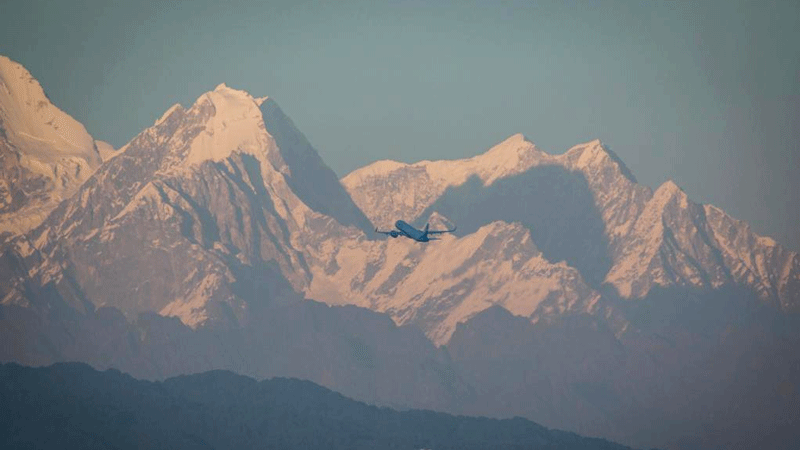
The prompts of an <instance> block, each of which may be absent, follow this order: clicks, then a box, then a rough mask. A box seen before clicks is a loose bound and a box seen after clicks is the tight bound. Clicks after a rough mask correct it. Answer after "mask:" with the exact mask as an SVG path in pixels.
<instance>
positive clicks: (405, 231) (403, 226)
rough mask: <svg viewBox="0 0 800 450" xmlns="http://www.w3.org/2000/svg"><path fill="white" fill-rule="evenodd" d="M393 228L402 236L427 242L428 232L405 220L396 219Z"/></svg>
mask: <svg viewBox="0 0 800 450" xmlns="http://www.w3.org/2000/svg"><path fill="white" fill-rule="evenodd" d="M394 226H395V228H397V230H398V231H399V232H400V234H402V235H403V236H405V237H407V238H410V239H413V240H415V241H417V242H428V241H429V239H428V233H426V232H425V231H422V230H418V229H416V228H414V227H413V226H411V225H409V224H408V223H407V222H405V221H403V220H398V221H397V222H395V223H394Z"/></svg>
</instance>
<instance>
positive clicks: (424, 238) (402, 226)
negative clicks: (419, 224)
mask: <svg viewBox="0 0 800 450" xmlns="http://www.w3.org/2000/svg"><path fill="white" fill-rule="evenodd" d="M429 225H430V224H427V223H426V224H425V228H424V229H422V230H418V229H416V228H414V227H412V226H411V225H409V224H408V223H406V222H404V221H402V220H398V221H397V222H395V223H394V226H395V228H396V229H395V230H389V231H381V230H379V229H377V228H375V232H377V233H383V234H385V235H387V236H391V237H393V238H396V237H397V236H405V237H407V238H409V239H413V240H415V241H417V242H428V241H435V240H437V239H439V238H435V237H429V235H431V234H442V233H452V232H454V231H456V227H453V229H452V230H429V229H428V226H429Z"/></svg>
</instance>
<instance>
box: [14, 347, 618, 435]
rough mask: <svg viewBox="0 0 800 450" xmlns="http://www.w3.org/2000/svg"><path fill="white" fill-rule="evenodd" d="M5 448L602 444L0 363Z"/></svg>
mask: <svg viewBox="0 0 800 450" xmlns="http://www.w3.org/2000/svg"><path fill="white" fill-rule="evenodd" d="M0 401H2V404H3V414H2V415H0V446H2V447H3V448H26V447H31V448H38V449H49V448H58V449H61V448H140V449H144V448H170V449H195V448H215V449H220V450H221V449H246V448H276V449H278V448H279V449H284V450H290V449H314V448H316V449H329V450H333V449H409V450H411V449H421V448H427V449H436V450H444V449H533V448H536V449H552V450H556V449H564V450H566V449H571V450H582V449H586V450H589V449H597V450H600V449H603V450H616V449H619V450H622V449H626V448H628V447H624V446H621V445H618V444H614V443H611V442H609V441H606V440H603V439H594V438H585V437H580V436H578V435H576V434H574V433H568V432H563V431H556V430H549V429H547V428H544V427H542V426H540V425H537V424H535V423H533V422H530V421H528V420H525V419H520V418H517V419H507V420H496V419H487V418H474V417H464V416H451V415H447V414H442V413H435V412H430V411H418V410H417V411H405V412H398V411H394V410H391V409H388V408H378V407H375V406H368V405H366V404H363V403H359V402H356V401H353V400H350V399H347V398H345V397H343V396H341V395H340V394H337V393H335V392H333V391H329V390H327V389H325V388H323V387H320V386H318V385H316V384H314V383H311V382H308V381H300V380H296V379H286V378H275V379H272V380H264V381H260V382H257V381H255V380H253V379H251V378H247V377H244V376H241V375H236V374H234V373H231V372H226V371H211V372H205V373H201V374H196V375H185V376H180V377H176V378H170V379H168V380H166V381H164V382H148V381H139V380H136V379H134V378H132V377H130V376H128V375H125V374H122V373H120V372H118V371H115V370H107V371H105V372H98V371H95V370H94V369H92V368H91V367H89V366H88V365H85V364H80V363H60V364H54V365H52V366H50V367H44V368H28V367H22V366H19V365H16V364H3V365H0Z"/></svg>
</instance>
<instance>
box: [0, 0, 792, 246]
mask: <svg viewBox="0 0 800 450" xmlns="http://www.w3.org/2000/svg"><path fill="white" fill-rule="evenodd" d="M0 54H4V55H6V56H9V57H10V58H11V59H13V60H15V61H18V62H20V63H22V64H23V65H24V66H25V67H26V68H28V70H30V71H31V73H32V74H33V75H34V76H35V77H36V78H37V79H39V81H40V82H41V83H42V85H43V87H44V89H45V91H46V92H47V93H48V95H49V97H50V98H51V99H52V101H53V102H54V103H55V104H56V105H57V106H59V107H60V108H62V109H63V110H65V111H67V112H68V113H69V114H71V115H72V116H73V117H75V118H76V119H77V120H79V121H81V122H82V123H84V124H85V125H86V128H87V129H88V131H89V132H90V133H91V134H92V135H93V136H95V138H97V139H101V140H106V141H109V142H110V143H112V144H113V145H114V146H115V147H120V146H121V145H123V144H124V143H125V142H127V141H128V140H129V139H131V138H132V137H133V136H135V135H136V134H137V133H138V132H139V131H141V130H142V129H144V128H145V127H147V126H149V125H151V124H152V123H153V121H154V120H156V119H157V118H158V117H160V116H161V114H162V113H163V112H164V111H165V110H166V109H167V108H168V107H169V106H170V105H172V104H174V103H182V104H183V105H186V106H188V105H190V104H191V103H192V102H193V101H194V100H195V99H196V98H197V97H198V96H200V95H201V94H202V93H203V92H205V91H208V90H211V89H213V88H214V87H215V86H216V85H217V84H219V83H221V82H225V83H226V84H228V85H229V86H231V87H234V88H239V89H245V90H247V91H249V92H250V93H251V94H253V95H254V96H263V95H269V96H271V97H272V98H274V99H275V100H276V101H277V102H278V104H279V105H281V107H282V108H283V110H284V111H285V112H286V113H287V114H288V115H289V116H290V117H292V119H293V120H294V122H295V123H296V124H297V126H298V127H299V128H300V129H301V130H302V131H303V132H304V133H305V134H306V136H307V137H308V138H309V139H310V141H311V142H312V144H314V146H315V147H316V148H317V149H318V150H319V152H320V154H321V155H322V157H323V159H325V161H326V162H327V163H328V164H329V165H330V166H331V167H332V168H333V169H334V170H335V171H336V172H337V173H338V174H339V175H340V176H343V175H345V174H347V173H348V172H350V171H351V170H353V169H355V168H358V167H360V166H363V165H365V164H367V163H370V162H372V161H376V160H379V159H395V160H400V161H406V162H413V161H417V160H420V159H441V158H461V157H467V156H472V155H474V154H477V153H481V152H483V151H484V150H486V149H487V148H488V147H490V146H491V145H493V144H495V143H497V142H499V141H501V140H503V139H504V138H506V137H508V136H509V135H511V134H514V133H518V132H519V133H523V134H525V135H526V136H527V137H528V138H529V139H530V140H531V141H533V142H534V143H536V144H537V145H538V146H540V147H541V148H543V149H544V150H546V151H548V152H550V153H561V152H563V151H565V150H566V149H568V148H569V147H571V146H573V145H575V144H578V143H581V142H585V141H588V140H591V139H594V138H600V139H602V140H603V142H604V143H606V144H607V145H609V146H610V147H611V148H613V150H614V151H615V152H616V153H617V154H618V155H619V156H620V157H621V158H622V159H623V161H625V163H626V164H627V165H628V166H629V167H630V169H631V170H632V171H633V173H634V174H635V175H636V176H637V178H638V179H639V181H640V182H642V183H644V184H647V185H649V186H651V187H656V186H658V185H659V184H661V183H662V182H664V181H665V180H667V179H673V180H675V182H676V183H677V184H678V185H679V186H681V187H682V188H683V189H684V190H685V191H686V192H687V193H688V194H689V195H690V196H691V197H692V198H693V199H694V200H696V201H700V202H705V203H712V204H715V205H717V206H720V207H722V208H723V209H725V210H726V211H727V212H728V213H729V214H731V215H732V216H734V217H736V218H739V219H742V220H745V221H747V222H749V223H751V225H752V226H753V228H754V229H755V231H756V232H758V233H760V234H765V235H768V236H772V237H774V238H776V239H777V240H778V241H780V242H782V243H784V244H785V245H787V246H788V247H790V248H792V249H794V250H800V196H798V192H800V177H798V175H797V172H798V168H800V146H798V142H800V2H796V1H772V2H769V1H753V2H744V1H738V0H720V1H702V2H694V1H663V2H655V1H653V2H644V1H642V2H636V1H633V0H630V1H629V0H620V1H585V2H577V1H576V2H572V1H539V2H537V1H494V2H492V1H486V0H484V1H474V0H473V1H469V0H453V1H438V2H434V1H399V0H397V1H390V2H376V1H327V2H306V1H299V0H294V1H243V2H236V1H213V2H209V1H192V2H188V1H187V2H177V1H176V2H168V1H158V2H148V1H129V2H112V1H64V2H51V1H38V0H35V1H34V0H10V1H9V0H5V1H3V5H2V9H1V10H0Z"/></svg>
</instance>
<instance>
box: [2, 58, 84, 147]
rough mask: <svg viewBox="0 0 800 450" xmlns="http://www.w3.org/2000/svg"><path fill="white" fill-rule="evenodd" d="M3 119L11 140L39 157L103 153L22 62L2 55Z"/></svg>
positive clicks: (81, 126)
mask: <svg viewBox="0 0 800 450" xmlns="http://www.w3.org/2000/svg"><path fill="white" fill-rule="evenodd" d="M0 123H1V124H2V128H3V129H4V130H5V133H6V135H7V137H8V139H9V141H11V143H12V144H13V145H14V146H15V147H16V148H17V149H18V150H19V151H21V152H23V153H25V154H32V155H34V156H35V157H36V158H37V159H40V160H48V161H50V160H54V159H56V158H59V157H62V156H78V157H82V158H86V159H91V160H93V161H99V160H100V157H99V155H97V151H96V150H95V147H94V140H93V139H92V137H91V136H90V135H89V133H87V132H86V128H84V127H83V125H81V124H80V123H79V122H78V121H76V120H75V119H73V118H72V117H70V116H69V114H67V113H65V112H63V111H61V110H60V109H58V108H57V107H56V106H54V105H53V104H52V103H51V102H50V99H48V98H47V96H46V95H45V93H44V90H43V89H42V86H41V85H40V84H39V82H38V81H36V79H35V78H33V76H32V75H31V74H30V72H28V71H27V70H26V69H25V68H24V67H23V66H22V65H21V64H19V63H16V62H14V61H12V60H10V59H9V58H7V57H5V56H2V55H0Z"/></svg>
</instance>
